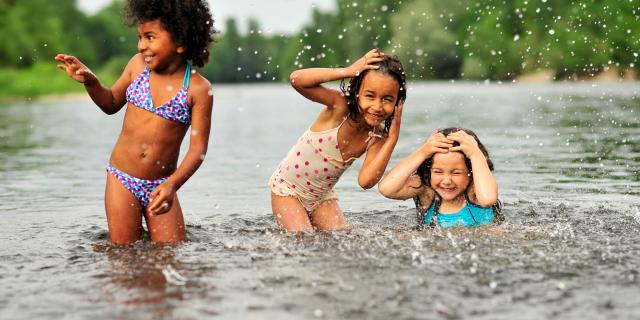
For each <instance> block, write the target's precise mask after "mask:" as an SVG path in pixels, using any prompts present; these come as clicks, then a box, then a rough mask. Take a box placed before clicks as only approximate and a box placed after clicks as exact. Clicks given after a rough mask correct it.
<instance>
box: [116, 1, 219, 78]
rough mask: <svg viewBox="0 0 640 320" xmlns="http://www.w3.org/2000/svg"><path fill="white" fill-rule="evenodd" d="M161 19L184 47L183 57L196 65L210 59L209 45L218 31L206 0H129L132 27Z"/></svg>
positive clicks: (127, 13) (128, 18)
mask: <svg viewBox="0 0 640 320" xmlns="http://www.w3.org/2000/svg"><path fill="white" fill-rule="evenodd" d="M156 19H158V20H160V23H162V26H164V28H165V29H167V31H168V32H169V33H170V34H171V37H172V39H173V41H174V42H176V43H178V44H179V45H181V46H183V47H184V49H185V52H184V56H185V58H186V59H187V60H189V61H191V63H192V64H193V65H195V66H196V67H203V66H204V65H205V64H206V63H207V61H208V60H209V45H210V44H211V42H213V41H214V35H215V34H216V33H217V32H218V31H217V30H215V28H214V27H213V17H212V16H211V11H209V4H208V3H207V1H205V0H128V1H127V2H126V4H125V8H124V20H125V24H126V25H128V26H129V27H134V26H137V25H138V24H140V23H144V22H149V21H152V20H156Z"/></svg>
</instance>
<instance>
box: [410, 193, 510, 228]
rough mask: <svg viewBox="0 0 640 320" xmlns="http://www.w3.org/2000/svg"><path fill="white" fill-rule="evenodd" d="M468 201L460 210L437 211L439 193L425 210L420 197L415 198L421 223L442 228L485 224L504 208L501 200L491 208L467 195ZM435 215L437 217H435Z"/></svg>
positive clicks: (491, 220)
mask: <svg viewBox="0 0 640 320" xmlns="http://www.w3.org/2000/svg"><path fill="white" fill-rule="evenodd" d="M465 198H466V203H465V205H464V207H462V209H460V211H458V212H454V213H446V214H442V213H435V207H436V203H437V202H440V198H439V197H438V195H437V194H436V195H435V198H434V200H433V201H431V205H429V208H428V209H427V210H426V212H425V210H424V207H423V206H422V204H420V200H419V199H418V197H416V198H415V199H414V201H416V208H417V211H418V219H419V223H420V224H426V225H430V226H436V224H437V225H438V227H441V228H449V227H455V226H459V227H474V226H480V225H484V224H489V223H491V222H493V221H494V211H497V212H496V214H497V215H499V214H500V210H501V209H502V204H501V202H500V201H498V202H497V203H496V205H494V206H492V207H490V208H483V207H481V206H478V205H476V204H474V203H473V202H471V201H470V200H469V198H468V197H467V196H466V195H465ZM434 216H435V217H434Z"/></svg>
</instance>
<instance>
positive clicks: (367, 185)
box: [358, 179, 378, 190]
mask: <svg viewBox="0 0 640 320" xmlns="http://www.w3.org/2000/svg"><path fill="white" fill-rule="evenodd" d="M376 183H378V182H377V181H374V180H370V179H358V184H359V185H360V187H361V188H362V189H364V190H368V189H371V188H373V187H374V186H375V185H376Z"/></svg>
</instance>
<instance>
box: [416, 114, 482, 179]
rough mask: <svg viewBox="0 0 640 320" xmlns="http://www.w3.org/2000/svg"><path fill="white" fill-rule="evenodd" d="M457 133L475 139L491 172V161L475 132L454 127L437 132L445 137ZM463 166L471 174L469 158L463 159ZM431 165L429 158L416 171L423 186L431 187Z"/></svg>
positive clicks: (456, 143) (456, 144)
mask: <svg viewBox="0 0 640 320" xmlns="http://www.w3.org/2000/svg"><path fill="white" fill-rule="evenodd" d="M458 131H464V132H466V133H467V134H468V135H470V136H472V137H473V138H474V139H476V142H477V143H478V148H480V151H482V154H483V155H484V157H485V158H486V159H487V164H488V165H489V170H491V171H493V162H492V161H491V158H490V157H489V152H488V151H487V148H485V147H484V145H483V144H482V142H480V139H478V136H477V135H476V134H475V132H473V131H471V130H469V129H465V128H456V127H450V128H445V129H441V130H438V132H440V133H442V134H443V135H445V136H447V135H449V134H451V133H454V132H458ZM459 145H460V143H458V142H457V141H455V142H453V146H454V147H457V146H459ZM458 152H460V153H462V152H461V151H458ZM463 155H464V154H463ZM464 164H465V166H466V167H467V170H469V172H471V171H472V170H471V160H470V159H469V158H467V157H466V156H465V157H464ZM432 165H433V157H431V158H429V159H426V160H425V161H424V162H422V164H421V165H420V166H419V167H418V170H417V171H416V173H417V174H418V176H419V177H420V180H421V181H422V184H423V185H426V186H431V166H432Z"/></svg>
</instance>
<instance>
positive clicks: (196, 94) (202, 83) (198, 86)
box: [189, 72, 213, 103]
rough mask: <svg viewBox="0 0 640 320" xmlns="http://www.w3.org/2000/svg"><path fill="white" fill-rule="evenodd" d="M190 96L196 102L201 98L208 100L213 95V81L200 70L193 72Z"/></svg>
mask: <svg viewBox="0 0 640 320" xmlns="http://www.w3.org/2000/svg"><path fill="white" fill-rule="evenodd" d="M189 96H190V98H191V100H192V101H193V102H194V103H195V102H197V101H201V100H205V101H208V100H209V99H211V98H212V97H213V87H212V86H211V82H209V80H207V78H205V77H203V76H202V75H201V74H200V73H198V72H195V73H192V74H191V80H190V82H189Z"/></svg>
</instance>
